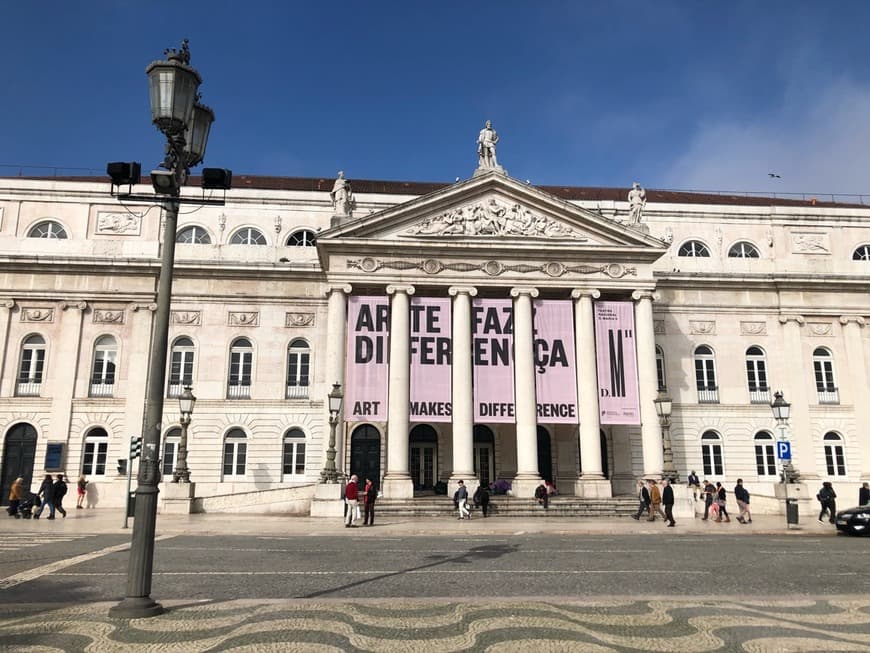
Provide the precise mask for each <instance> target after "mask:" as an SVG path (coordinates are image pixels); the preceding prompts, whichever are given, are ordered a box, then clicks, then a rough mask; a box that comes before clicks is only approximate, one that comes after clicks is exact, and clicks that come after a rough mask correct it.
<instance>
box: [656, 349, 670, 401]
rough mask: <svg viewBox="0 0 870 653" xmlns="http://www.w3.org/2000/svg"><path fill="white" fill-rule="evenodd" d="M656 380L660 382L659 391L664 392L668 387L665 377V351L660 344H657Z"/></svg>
mask: <svg viewBox="0 0 870 653" xmlns="http://www.w3.org/2000/svg"><path fill="white" fill-rule="evenodd" d="M656 380H657V381H658V384H659V392H664V391H666V390H667V389H668V384H667V380H666V379H665V352H664V351H663V350H662V348H661V347H659V346H658V345H656Z"/></svg>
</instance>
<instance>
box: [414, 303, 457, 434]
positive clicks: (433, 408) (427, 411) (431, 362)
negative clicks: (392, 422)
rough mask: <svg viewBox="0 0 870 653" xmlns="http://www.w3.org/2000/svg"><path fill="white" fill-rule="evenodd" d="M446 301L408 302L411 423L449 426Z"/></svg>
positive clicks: (448, 308)
mask: <svg viewBox="0 0 870 653" xmlns="http://www.w3.org/2000/svg"><path fill="white" fill-rule="evenodd" d="M451 333H452V330H451V322H450V299H448V298H447V297H443V298H441V297H412V298H411V415H410V418H411V421H412V422H449V421H450V419H451V415H452V414H453V401H452V398H451V396H450V388H451V360H452V353H451V352H452V341H451Z"/></svg>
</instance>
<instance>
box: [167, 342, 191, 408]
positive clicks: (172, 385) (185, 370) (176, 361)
mask: <svg viewBox="0 0 870 653" xmlns="http://www.w3.org/2000/svg"><path fill="white" fill-rule="evenodd" d="M195 358H196V348H195V347H194V346H193V340H191V339H190V338H188V337H186V336H182V337H181V338H177V339H176V340H175V342H174V343H172V354H171V356H170V358H169V388H168V392H167V393H166V396H168V397H180V396H181V393H182V392H183V391H184V388H185V386H188V385H193V361H194V359H195Z"/></svg>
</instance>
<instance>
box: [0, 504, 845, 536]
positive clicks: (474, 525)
mask: <svg viewBox="0 0 870 653" xmlns="http://www.w3.org/2000/svg"><path fill="white" fill-rule="evenodd" d="M68 514H69V516H68V517H67V518H66V519H64V518H62V517H61V516H60V515H58V516H57V518H56V519H55V520H53V521H50V520H46V519H45V515H43V517H42V519H38V520H34V519H13V518H11V517H7V516H6V515H2V516H0V535H2V534H3V533H22V532H24V533H31V532H32V533H37V532H40V533H55V534H69V535H99V534H122V533H132V530H133V521H134V520H133V519H132V518H131V519H130V520H129V524H130V527H129V528H128V529H126V530H125V529H123V528H122V525H123V523H124V514H123V511H122V510H121V509H118V508H97V509H92V510H75V509H73V510H70V511H68ZM656 533H661V534H666V535H678V536H679V535H692V536H706V535H711V536H719V535H724V536H729V537H730V536H734V537H741V536H744V535H791V536H798V535H810V536H834V535H836V529H835V528H834V526H833V525H832V524H829V523H827V522H825V523H824V524H821V523H819V522H817V521H816V520H815V519H813V518H812V517H807V518H806V519H803V520H802V521H801V523H800V524H799V525H798V526H792V527H790V528H786V523H785V517H784V516H783V515H759V516H758V517H754V518H753V523H751V524H745V525H744V524H740V523H738V522H737V521H735V520H734V519H732V520H731V523H724V522H723V523H716V522H711V521H702V520H701V519H700V518H699V517H696V518H695V519H693V520H690V519H682V520H680V521H678V522H677V525H676V527H675V528H666V527H665V523H664V522H663V521H661V520H656V521H655V522H647V521H645V520H644V519H643V518H642V519H641V520H640V521H635V520H633V519H630V518H628V517H612V518H578V517H544V516H541V517H537V518H519V519H518V518H510V517H495V516H493V517H488V518H486V519H484V518H483V517H481V516H480V513H479V512H475V513H473V518H472V519H471V520H463V521H459V520H458V519H455V518H453V517H441V518H434V519H428V518H403V519H396V518H392V519H384V520H378V522H377V524H376V525H375V526H373V527H363V526H359V527H357V528H345V527H344V524H343V523H342V521H341V520H340V519H333V518H312V517H296V516H291V515H286V516H282V515H247V514H229V513H212V514H197V515H157V535H158V536H160V535H263V536H272V537H276V536H284V537H290V536H293V537H296V536H305V535H310V536H317V535H320V536H323V535H329V536H341V535H345V536H349V537H359V536H361V535H364V536H365V537H405V536H429V537H431V536H433V535H446V536H452V537H457V536H460V537H461V536H472V537H478V536H484V535H494V536H498V535H502V536H505V535H520V534H542V535H631V534H656Z"/></svg>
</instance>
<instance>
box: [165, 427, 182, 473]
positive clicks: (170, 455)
mask: <svg viewBox="0 0 870 653" xmlns="http://www.w3.org/2000/svg"><path fill="white" fill-rule="evenodd" d="M179 442H181V429H179V428H174V429H170V430H169V432H168V433H167V434H166V435H165V436H164V438H163V464H162V465H161V467H162V469H163V476H164V477H167V478H164V479H163V480H164V481H167V480H170V479H171V477H172V473H173V472H174V471H175V465H176V463H177V462H178V443H179Z"/></svg>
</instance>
